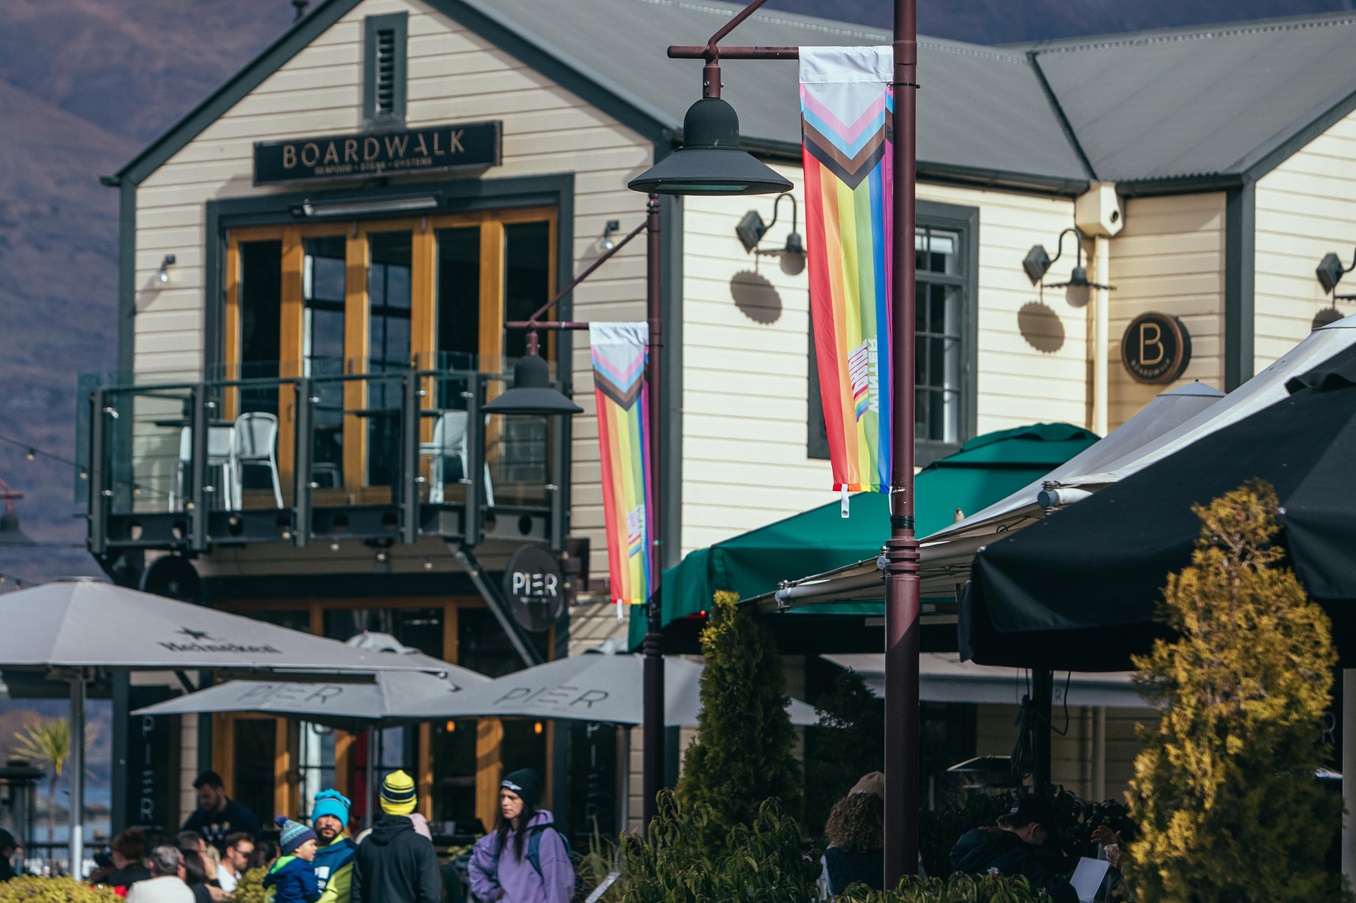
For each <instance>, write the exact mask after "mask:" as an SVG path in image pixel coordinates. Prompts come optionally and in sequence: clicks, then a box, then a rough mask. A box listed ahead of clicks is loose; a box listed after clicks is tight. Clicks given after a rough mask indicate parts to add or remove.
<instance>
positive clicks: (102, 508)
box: [86, 389, 108, 555]
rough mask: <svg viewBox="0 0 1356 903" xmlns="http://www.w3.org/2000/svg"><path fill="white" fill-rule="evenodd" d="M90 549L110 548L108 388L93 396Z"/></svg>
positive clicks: (92, 550) (91, 396)
mask: <svg viewBox="0 0 1356 903" xmlns="http://www.w3.org/2000/svg"><path fill="white" fill-rule="evenodd" d="M89 405H90V411H89V472H88V473H87V474H86V477H87V478H88V481H89V550H90V552H91V553H93V554H95V555H102V554H104V552H106V551H108V496H106V495H104V474H105V473H106V472H107V468H108V429H107V424H106V423H105V421H104V418H105V417H107V416H108V415H107V414H105V413H104V390H103V389H95V390H94V391H93V392H91V393H90V396H89Z"/></svg>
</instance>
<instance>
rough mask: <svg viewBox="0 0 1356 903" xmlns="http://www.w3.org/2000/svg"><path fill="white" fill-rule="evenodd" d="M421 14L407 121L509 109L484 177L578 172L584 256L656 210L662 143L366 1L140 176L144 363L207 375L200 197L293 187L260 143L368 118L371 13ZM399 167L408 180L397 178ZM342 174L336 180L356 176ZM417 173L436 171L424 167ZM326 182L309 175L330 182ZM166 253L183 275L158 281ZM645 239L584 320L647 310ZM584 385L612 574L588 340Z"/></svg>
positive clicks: (576, 520)
mask: <svg viewBox="0 0 1356 903" xmlns="http://www.w3.org/2000/svg"><path fill="white" fill-rule="evenodd" d="M401 12H404V13H407V14H408V31H409V38H408V73H409V81H408V96H407V108H406V109H407V112H406V124H407V126H408V127H409V128H419V127H421V126H428V125H436V124H443V123H455V122H477V121H483V120H487V119H495V120H500V121H502V123H503V129H504V138H503V165H501V166H499V167H495V168H493V169H491V170H489V171H487V172H486V173H485V175H484V178H486V179H501V178H509V177H515V176H531V175H544V174H558V173H573V174H574V187H575V197H574V212H575V221H574V223H573V235H574V237H575V240H574V248H573V257H574V260H573V266H572V269H574V270H575V271H578V270H579V269H582V268H583V267H584V266H586V265H587V264H588V263H590V262H591V261H592V260H593V259H594V258H595V257H596V255H597V253H598V249H597V247H596V241H597V239H598V236H599V235H601V234H602V231H603V225H604V224H605V223H606V222H607V221H608V220H610V219H620V220H621V222H622V229H623V232H624V231H626V230H629V229H630V228H631V227H633V226H634V225H636V224H637V223H639V222H640V221H641V219H642V217H643V216H644V211H645V198H644V196H643V195H640V194H637V193H635V192H633V191H629V190H627V188H626V184H625V174H626V173H628V172H636V171H639V170H640V169H642V168H643V167H644V166H646V165H648V164H649V163H650V162H651V161H652V160H653V153H654V151H653V145H652V144H651V142H650V141H649V140H648V139H643V138H642V137H641V136H640V135H638V134H637V133H636V132H634V131H633V130H631V129H629V128H627V127H625V126H623V125H621V124H620V123H618V122H617V121H616V120H614V119H612V118H610V117H608V116H607V115H605V114H603V113H602V112H600V111H599V110H598V109H596V108H595V107H592V106H590V105H588V104H587V103H585V102H584V101H583V100H581V99H580V98H579V97H577V96H576V95H574V94H572V93H570V92H569V91H566V90H565V89H564V88H562V87H560V86H559V85H557V84H555V83H554V82H552V81H550V80H548V79H547V78H546V77H544V76H543V75H541V74H540V73H539V72H538V71H537V70H535V69H533V68H531V67H530V66H528V65H527V64H526V63H524V62H522V61H521V60H519V59H517V58H515V57H513V56H511V55H509V54H508V53H506V52H504V51H502V50H500V49H498V48H496V47H494V46H492V45H490V44H489V43H487V42H486V41H485V40H484V39H482V38H481V37H479V36H478V35H476V34H474V33H473V32H471V31H469V30H468V29H466V28H465V27H463V26H462V25H460V24H459V23H457V22H454V21H451V20H450V19H448V18H447V17H446V16H444V15H442V14H441V13H438V12H435V11H434V10H433V9H431V8H430V7H428V6H426V5H424V4H422V3H418V2H406V0H368V2H365V3H361V4H359V5H358V6H356V7H355V8H354V9H353V10H352V11H350V12H349V13H347V14H346V15H345V16H343V17H342V18H341V19H340V20H339V21H337V22H336V23H335V24H334V25H333V26H331V27H330V28H328V29H327V30H325V31H324V32H323V33H322V34H320V35H319V36H318V37H317V38H316V39H315V40H314V41H313V42H311V43H310V44H309V45H308V46H306V47H305V48H304V49H302V50H301V51H300V52H298V53H297V54H296V55H295V56H294V57H293V58H292V59H290V60H289V61H288V62H286V63H285V64H284V65H283V66H282V67H281V68H279V69H278V70H277V71H276V72H275V73H273V74H272V75H271V76H269V77H268V78H267V79H266V80H265V81H264V82H263V83H262V84H261V85H259V87H258V88H256V89H255V90H254V91H253V92H251V93H250V94H249V95H248V96H246V97H244V98H242V99H241V100H240V101H238V102H237V103H236V104H235V105H234V106H232V107H231V108H230V109H229V110H227V111H226V112H225V113H224V114H222V115H221V116H220V117H219V118H218V119H217V120H216V121H214V122H213V123H212V124H211V125H209V126H208V127H207V128H206V129H205V130H204V131H203V132H202V133H201V134H199V135H198V136H197V137H195V138H194V139H193V140H192V141H191V142H189V143H188V144H187V145H186V146H184V147H183V148H182V149H180V150H179V151H178V152H177V153H175V154H174V155H173V156H172V157H171V158H170V159H169V160H168V161H166V162H165V163H164V164H162V165H161V166H160V167H159V168H158V169H156V170H155V171H154V172H152V173H151V174H150V175H148V176H147V178H146V179H145V180H144V181H143V182H142V183H141V184H140V185H139V186H138V188H137V193H136V205H137V211H136V216H137V226H138V229H137V237H136V241H137V251H136V280H135V284H136V300H137V307H138V311H139V312H138V316H137V319H136V324H135V354H136V365H135V366H136V371H137V373H138V374H139V375H141V376H142V377H143V378H145V377H147V376H149V375H150V374H161V373H168V374H172V375H174V376H175V377H176V378H195V377H196V376H197V375H198V374H199V373H200V372H201V369H202V366H203V318H204V315H203V299H204V295H205V293H206V292H208V291H220V287H218V286H211V287H208V286H205V285H204V269H203V264H204V261H203V253H202V249H203V248H204V247H205V245H206V243H207V242H208V241H214V240H216V239H217V237H216V236H207V235H206V234H205V231H204V230H205V218H204V215H203V205H204V204H205V203H206V202H207V201H209V200H216V199H223V198H249V197H267V196H268V195H270V194H273V193H279V192H286V191H296V190H298V187H297V186H295V185H290V184H289V185H281V186H278V187H276V188H270V187H255V186H254V185H253V171H252V161H253V150H254V142H256V141H265V140H276V139H279V138H285V137H301V136H307V135H327V134H343V133H357V132H360V131H362V128H363V115H362V79H363V72H362V69H363V47H362V40H363V21H364V19H365V18H366V17H367V16H372V15H386V14H392V13H401ZM393 181H395V182H400V181H401V180H399V179H396V180H393ZM355 184H358V183H355V182H353V181H338V182H335V183H333V187H335V188H341V187H349V188H351V187H353V186H354V185H355ZM418 184H435V183H433V182H429V181H421V182H419V183H418ZM324 187H326V186H321V185H319V184H316V185H315V186H313V188H312V189H310V190H314V191H316V192H319V191H322V190H323V189H324ZM165 254H175V255H176V257H177V260H178V262H177V264H176V265H175V266H174V267H173V268H172V269H171V271H170V272H171V279H170V282H169V283H168V284H164V285H162V284H161V283H159V282H157V281H155V278H154V277H155V273H156V270H157V269H158V268H159V266H160V261H161V258H162V257H163V256H164V255H165ZM643 261H644V243H643V241H639V240H638V241H635V242H633V243H632V244H631V245H629V246H628V247H627V248H626V250H625V251H624V252H623V253H622V254H621V255H619V259H618V260H615V261H614V262H611V263H609V264H608V265H607V266H606V267H604V269H602V270H600V271H599V273H598V275H597V276H595V277H593V278H592V279H590V280H589V281H588V282H586V283H584V285H582V286H581V287H580V288H579V289H578V290H577V291H576V292H575V293H574V317H575V319H581V320H584V319H615V320H639V319H643V318H644V297H645V290H644V277H645V271H644V263H643ZM575 348H576V351H575V354H574V359H573V361H572V365H573V367H574V378H575V386H576V391H577V393H578V394H579V396H580V397H579V400H580V403H581V404H583V405H584V407H585V408H586V410H587V412H588V413H586V414H584V415H582V416H580V417H577V418H575V423H574V446H573V455H574V457H573V461H574V469H573V473H572V475H571V476H572V480H573V486H574V499H575V505H574V509H573V522H572V532H573V533H574V534H576V535H582V536H587V537H589V538H590V539H591V540H592V550H593V555H592V560H591V562H590V570H591V572H592V573H606V571H607V564H606V557H605V545H604V540H603V534H602V522H603V516H602V504H601V492H600V489H599V484H598V481H599V476H598V452H597V431H596V426H595V424H594V423H593V415H592V409H593V400H592V381H591V378H590V376H589V373H590V364H589V357H588V344H587V342H582V341H581V342H576V343H575Z"/></svg>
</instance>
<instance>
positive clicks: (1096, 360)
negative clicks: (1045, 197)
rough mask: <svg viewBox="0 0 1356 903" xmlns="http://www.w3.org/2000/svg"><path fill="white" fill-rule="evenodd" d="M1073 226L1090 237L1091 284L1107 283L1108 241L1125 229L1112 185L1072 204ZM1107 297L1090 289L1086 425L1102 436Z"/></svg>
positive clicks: (1108, 345)
mask: <svg viewBox="0 0 1356 903" xmlns="http://www.w3.org/2000/svg"><path fill="white" fill-rule="evenodd" d="M1074 224H1075V225H1076V226H1078V228H1079V230H1080V231H1082V233H1083V234H1084V235H1087V236H1091V238H1092V258H1093V261H1094V264H1093V265H1094V266H1095V267H1096V269H1095V273H1096V276H1095V281H1096V282H1097V283H1099V284H1101V285H1110V284H1111V241H1110V239H1111V238H1112V237H1113V236H1115V235H1116V234H1117V233H1119V232H1120V231H1121V229H1122V228H1124V226H1125V217H1124V216H1123V215H1122V213H1121V205H1120V200H1119V199H1118V198H1117V197H1116V183H1115V182H1094V183H1093V185H1092V187H1091V188H1089V189H1088V190H1087V191H1086V192H1084V193H1083V194H1082V195H1080V196H1079V197H1078V199H1077V200H1076V201H1074ZM1110 306H1111V303H1110V296H1109V293H1108V292H1107V290H1106V289H1105V288H1099V289H1096V290H1094V294H1093V302H1092V310H1091V311H1090V313H1091V316H1092V348H1091V349H1090V351H1089V353H1090V356H1091V357H1092V416H1091V423H1090V424H1089V425H1088V427H1089V429H1091V430H1092V431H1093V432H1094V433H1096V434H1097V435H1099V436H1105V435H1106V432H1107V421H1108V417H1107V411H1108V408H1109V400H1110V396H1109V389H1108V376H1107V369H1108V366H1109V362H1110V357H1111V337H1110V330H1111V326H1110V322H1111V311H1110Z"/></svg>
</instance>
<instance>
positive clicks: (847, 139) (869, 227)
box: [800, 47, 894, 492]
mask: <svg viewBox="0 0 1356 903" xmlns="http://www.w3.org/2000/svg"><path fill="white" fill-rule="evenodd" d="M892 64H893V59H892V55H891V49H890V48H889V47H802V48H800V110H801V134H802V147H801V160H802V162H803V166H804V172H805V211H806V212H805V231H806V241H805V245H806V249H807V251H808V256H809V261H808V264H809V273H810V311H811V315H812V317H813V321H814V333H815V357H816V359H817V360H818V363H819V391H820V398H821V401H822V402H823V405H824V422H825V423H826V424H827V426H828V432H829V459H830V463H831V465H832V467H833V488H834V489H835V490H842V491H844V492H847V491H854V492H856V491H865V490H875V491H879V492H888V491H889V487H890V414H891V410H892V406H891V401H892V399H891V397H890V386H891V382H890V259H889V258H890V255H889V248H890V235H891V222H890V194H891V183H892V180H893V170H892V167H891V154H890V151H891V145H892V143H893V136H894V119H893V117H894V90H893V89H892V88H891V86H890V79H891V70H892Z"/></svg>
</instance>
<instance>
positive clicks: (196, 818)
mask: <svg viewBox="0 0 1356 903" xmlns="http://www.w3.org/2000/svg"><path fill="white" fill-rule="evenodd" d="M193 789H194V790H196V791H198V808H196V809H194V810H193V814H192V815H190V816H189V817H188V818H187V820H185V821H184V824H183V827H181V828H180V829H179V830H180V831H197V832H198V833H199V834H201V835H202V836H203V839H205V840H206V841H207V842H208V843H210V844H211V845H212V846H214V847H216V848H217V852H218V853H221V852H225V850H226V838H227V837H228V836H230V835H231V834H235V833H236V832H238V831H244V832H245V833H246V834H249V835H250V836H254V835H255V834H258V833H259V819H258V817H256V816H255V814H254V813H253V812H251V811H250V810H249V808H248V807H247V806H244V805H242V804H240V803H237V802H236V801H235V800H233V799H231V798H230V797H228V796H226V790H225V787H224V785H223V784H222V782H221V775H219V774H217V773H216V772H215V771H204V772H203V773H202V774H200V775H198V777H197V780H195V781H194V782H193Z"/></svg>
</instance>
